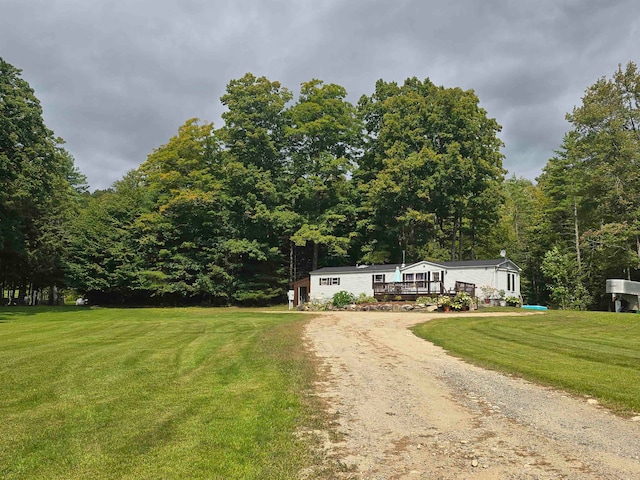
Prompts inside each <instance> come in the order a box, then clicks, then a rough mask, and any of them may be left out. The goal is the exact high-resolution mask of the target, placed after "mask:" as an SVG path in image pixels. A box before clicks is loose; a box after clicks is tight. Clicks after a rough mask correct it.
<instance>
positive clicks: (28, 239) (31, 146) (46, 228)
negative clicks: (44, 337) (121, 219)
mask: <svg viewBox="0 0 640 480" xmlns="http://www.w3.org/2000/svg"><path fill="white" fill-rule="evenodd" d="M61 144H62V139H59V138H55V137H54V134H53V132H52V131H51V130H49V129H48V128H47V127H46V125H45V124H44V120H43V118H42V107H41V106H40V102H39V101H38V99H37V98H36V96H35V93H34V91H33V89H32V88H31V87H30V86H29V84H28V83H27V82H26V81H25V80H23V79H22V78H21V71H20V70H19V69H17V68H15V67H13V66H12V65H10V64H8V63H7V62H5V61H4V60H3V59H2V58H0V284H2V285H3V286H4V287H6V288H9V289H20V291H21V295H24V294H26V293H27V289H41V288H43V287H47V286H54V285H55V286H60V287H61V286H64V283H65V280H64V278H63V264H64V258H65V255H66V253H67V246H68V242H69V240H70V235H69V232H68V229H67V226H68V222H69V220H70V219H71V218H72V217H73V216H74V215H75V213H76V209H77V205H78V202H79V195H80V193H81V192H82V191H83V190H84V183H85V179H84V177H83V176H82V175H81V174H80V173H79V172H78V171H77V170H76V169H75V167H74V165H73V158H72V157H71V155H69V153H68V152H66V151H65V150H64V149H63V148H62V147H61Z"/></svg>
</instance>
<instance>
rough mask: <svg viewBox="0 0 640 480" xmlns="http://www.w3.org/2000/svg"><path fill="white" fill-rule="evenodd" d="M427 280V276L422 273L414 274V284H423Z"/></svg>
mask: <svg viewBox="0 0 640 480" xmlns="http://www.w3.org/2000/svg"><path fill="white" fill-rule="evenodd" d="M426 279H427V274H426V273H424V272H420V273H416V282H424V281H425V280H426Z"/></svg>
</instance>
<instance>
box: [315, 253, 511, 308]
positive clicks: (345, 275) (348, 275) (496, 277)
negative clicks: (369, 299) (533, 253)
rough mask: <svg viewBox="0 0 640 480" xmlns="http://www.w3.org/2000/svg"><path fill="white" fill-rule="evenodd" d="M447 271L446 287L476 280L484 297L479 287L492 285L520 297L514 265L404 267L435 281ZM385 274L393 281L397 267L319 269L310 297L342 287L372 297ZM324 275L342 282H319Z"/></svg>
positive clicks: (324, 295)
mask: <svg viewBox="0 0 640 480" xmlns="http://www.w3.org/2000/svg"><path fill="white" fill-rule="evenodd" d="M443 271H444V272H445V274H444V286H445V288H446V289H447V290H453V289H454V288H455V284H456V281H459V282H466V283H473V284H475V285H476V296H478V297H482V290H481V289H480V287H482V286H484V285H489V286H491V287H493V288H495V289H496V290H504V291H505V294H506V296H507V297H509V296H516V297H518V296H520V273H519V272H518V270H516V269H515V268H509V269H507V268H506V267H505V266H502V267H500V268H498V269H496V267H495V266H477V267H448V268H446V267H443V266H441V265H437V264H433V263H430V262H426V261H425V262H418V263H415V264H413V265H409V266H407V267H405V268H401V273H402V274H407V273H413V274H415V273H428V272H430V273H431V277H430V278H431V280H433V273H434V272H443ZM508 273H510V274H514V276H515V279H514V285H513V287H512V288H511V289H510V290H508V289H507V274H508ZM380 274H384V275H385V282H392V281H393V279H394V277H395V267H394V268H391V269H389V270H383V269H377V270H375V271H374V270H369V269H367V268H362V269H357V270H355V271H347V272H342V273H337V272H332V273H330V272H327V273H324V272H322V271H319V272H317V273H313V274H312V275H311V276H310V277H311V278H310V281H311V288H310V298H311V299H312V300H314V301H323V302H324V301H329V300H331V299H332V298H333V296H334V295H335V294H336V293H337V292H340V291H342V290H345V291H347V292H349V293H351V294H352V295H354V296H356V297H357V296H358V295H360V294H361V293H364V294H365V295H368V296H373V275H380ZM321 278H339V279H340V284H339V285H320V279H321Z"/></svg>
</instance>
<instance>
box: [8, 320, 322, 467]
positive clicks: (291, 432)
mask: <svg viewBox="0 0 640 480" xmlns="http://www.w3.org/2000/svg"><path fill="white" fill-rule="evenodd" d="M26 310H28V309H24V310H21V309H4V310H0V379H1V381H0V397H1V398H2V399H3V401H2V402H1V403H0V419H1V423H2V428H1V429H0V478H50V479H51V478H67V479H68V478H131V479H133V478H220V479H222V478H224V479H228V478H248V479H251V478H283V479H285V478H296V476H297V474H298V472H299V471H300V469H301V468H303V467H305V466H306V465H308V464H309V463H310V462H311V459H310V456H309V453H308V448H307V447H308V445H304V444H303V442H302V441H301V440H299V439H297V437H296V435H295V432H296V430H297V429H298V428H300V427H301V426H302V424H303V423H304V422H305V421H307V420H308V419H309V418H310V416H311V415H312V412H311V411H310V408H309V405H306V404H305V400H304V399H305V395H304V393H305V390H306V389H308V388H310V387H311V385H312V382H313V375H314V370H313V366H312V365H311V364H310V363H309V360H308V359H307V357H306V356H305V355H304V352H303V350H302V346H301V341H300V334H301V328H302V322H301V317H300V316H298V315H289V314H282V313H269V314H262V313H249V312H243V311H228V310H223V309H208V310H207V309H127V310H124V309H86V310H84V309H83V310H80V309H31V310H29V311H26Z"/></svg>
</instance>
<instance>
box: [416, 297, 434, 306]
mask: <svg viewBox="0 0 640 480" xmlns="http://www.w3.org/2000/svg"><path fill="white" fill-rule="evenodd" d="M416 303H417V304H420V305H435V304H436V303H437V301H436V300H435V299H434V298H431V297H418V298H416Z"/></svg>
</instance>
